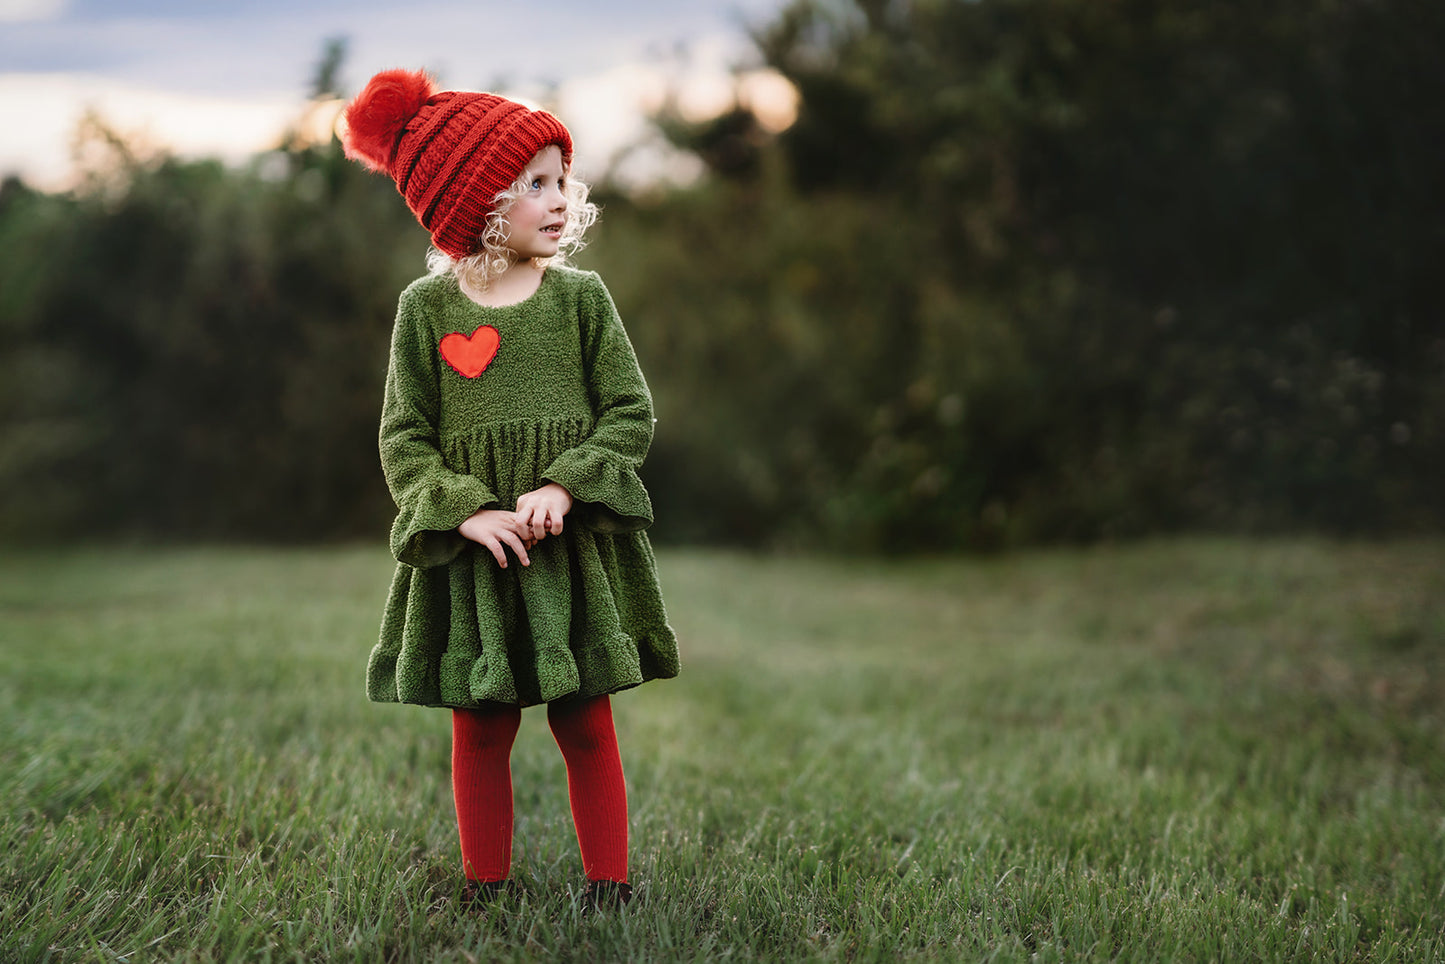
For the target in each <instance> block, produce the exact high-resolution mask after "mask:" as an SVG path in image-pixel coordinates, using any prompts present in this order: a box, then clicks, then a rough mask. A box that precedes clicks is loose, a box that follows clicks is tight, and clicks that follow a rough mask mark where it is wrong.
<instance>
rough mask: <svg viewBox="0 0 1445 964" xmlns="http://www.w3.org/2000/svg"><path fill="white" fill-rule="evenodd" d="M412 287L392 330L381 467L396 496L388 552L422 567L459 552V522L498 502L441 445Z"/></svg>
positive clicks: (431, 367)
mask: <svg viewBox="0 0 1445 964" xmlns="http://www.w3.org/2000/svg"><path fill="white" fill-rule="evenodd" d="M425 310H426V309H425V306H424V305H423V304H421V299H420V298H419V297H418V296H417V295H416V294H415V292H414V291H413V290H412V289H408V290H407V291H405V292H403V293H402V297H401V303H400V305H399V306H398V308H397V317H396V327H395V329H394V330H393V332H392V342H391V361H390V363H389V365H388V367H387V373H386V393H385V396H384V400H383V402H382V410H381V437H380V443H381V468H382V471H383V472H384V473H385V475H386V484H387V487H388V488H389V489H391V496H392V498H393V499H394V500H395V501H396V505H397V509H398V512H397V516H396V521H395V522H394V523H393V524H392V527H391V552H392V555H393V556H395V557H396V559H397V561H398V562H404V563H406V564H407V565H410V566H415V567H417V568H422V569H424V568H428V567H431V566H440V565H445V564H446V563H448V562H450V561H451V560H452V559H454V558H456V556H457V554H458V553H459V552H461V551H462V546H463V545H464V543H465V540H464V539H463V538H462V536H461V535H460V534H458V532H457V531H456V529H457V526H459V525H461V524H462V523H463V522H465V521H466V519H467V517H468V516H470V515H471V514H472V513H474V512H476V511H477V510H478V509H482V508H486V507H487V506H491V505H495V504H496V503H497V501H498V500H497V496H496V495H495V494H494V493H493V492H492V491H491V490H490V489H489V488H487V486H486V484H485V483H483V482H482V481H481V480H480V479H477V478H475V477H473V476H471V475H467V474H464V473H459V472H454V471H452V470H451V469H449V468H447V466H446V464H445V462H444V460H443V458H442V454H441V451H440V448H439V445H438V436H437V415H438V409H439V406H438V372H437V361H436V358H437V353H436V351H435V348H434V346H433V345H432V344H431V338H430V336H429V334H428V333H427V331H426V330H425V329H426V326H425V324H424V319H423V317H422V316H423V315H424V313H425Z"/></svg>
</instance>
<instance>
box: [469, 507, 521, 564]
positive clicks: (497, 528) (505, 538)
mask: <svg viewBox="0 0 1445 964" xmlns="http://www.w3.org/2000/svg"><path fill="white" fill-rule="evenodd" d="M520 530H521V526H519V525H518V523H517V514H516V513H515V512H507V511H505V510H503V509H480V510H478V511H476V512H474V513H472V514H471V515H470V516H468V517H467V520H466V521H465V522H463V523H462V524H461V525H459V526H457V531H458V532H460V533H461V534H462V537H463V538H465V539H470V540H471V541H473V542H475V543H477V544H478V545H483V546H486V547H487V549H488V550H490V551H491V553H492V555H493V556H495V557H496V560H497V565H499V566H501V567H502V568H503V569H505V568H507V547H508V546H511V547H512V551H513V552H515V553H516V554H517V560H518V561H519V562H521V564H522V565H524V566H530V565H531V564H532V560H530V559H528V558H527V548H528V546H529V545H535V540H529V539H528V540H524V538H523V536H522V535H521V531H520Z"/></svg>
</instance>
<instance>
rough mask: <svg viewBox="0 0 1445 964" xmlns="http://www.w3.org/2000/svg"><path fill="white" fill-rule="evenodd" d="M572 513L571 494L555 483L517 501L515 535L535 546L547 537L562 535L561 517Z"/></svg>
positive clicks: (550, 483) (529, 493)
mask: <svg viewBox="0 0 1445 964" xmlns="http://www.w3.org/2000/svg"><path fill="white" fill-rule="evenodd" d="M571 511H572V493H571V492H568V491H567V490H566V489H565V488H564V487H562V486H560V485H558V484H557V483H556V482H548V483H547V484H546V485H544V486H542V487H541V488H540V489H536V490H535V491H532V492H528V493H527V494H526V495H524V496H522V497H521V498H520V499H518V500H517V533H518V534H519V535H521V536H522V537H524V538H529V539H531V540H532V544H533V545H535V544H537V543H538V542H540V541H542V539H543V538H545V537H546V536H548V535H554V536H556V535H561V534H562V517H563V516H564V515H566V514H567V513H569V512H571Z"/></svg>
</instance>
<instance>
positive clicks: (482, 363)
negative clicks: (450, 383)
mask: <svg viewBox="0 0 1445 964" xmlns="http://www.w3.org/2000/svg"><path fill="white" fill-rule="evenodd" d="M501 342H502V336H501V335H499V334H498V333H497V329H495V328H493V327H492V326H491V325H483V326H482V327H480V328H478V329H477V330H476V331H474V332H472V334H471V337H468V336H466V335H464V334H462V333H461V332H459V331H454V332H452V333H451V334H450V335H446V336H444V337H443V338H442V340H441V344H440V345H438V346H437V348H438V350H440V351H441V353H442V358H443V360H445V361H446V363H447V364H448V365H450V366H452V368H454V369H456V372H457V374H458V375H461V376H462V377H463V378H476V377H477V376H478V375H480V374H481V373H482V372H484V371H486V370H487V366H488V365H490V364H491V363H492V359H493V358H496V357H497V346H498V345H500V344H501Z"/></svg>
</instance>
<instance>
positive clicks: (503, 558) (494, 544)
mask: <svg viewBox="0 0 1445 964" xmlns="http://www.w3.org/2000/svg"><path fill="white" fill-rule="evenodd" d="M482 545H484V546H486V547H487V548H488V549H489V550H491V553H492V556H493V558H495V559H496V560H497V565H499V566H501V567H502V568H503V569H505V568H507V550H505V549H503V548H502V544H501V543H500V542H498V541H497V540H496V539H492V538H488V539H486V540H484V541H483V542H482Z"/></svg>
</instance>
